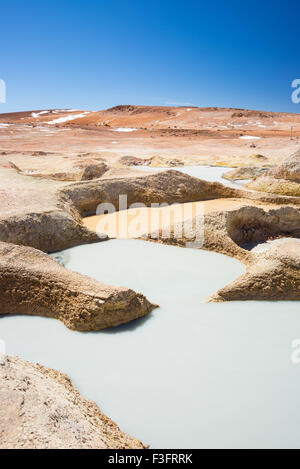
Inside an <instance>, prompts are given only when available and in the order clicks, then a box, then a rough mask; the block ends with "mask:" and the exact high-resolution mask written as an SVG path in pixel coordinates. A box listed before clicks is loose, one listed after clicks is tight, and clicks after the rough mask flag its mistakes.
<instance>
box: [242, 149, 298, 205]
mask: <svg viewBox="0 0 300 469" xmlns="http://www.w3.org/2000/svg"><path fill="white" fill-rule="evenodd" d="M247 187H248V188H249V189H252V190H256V191H263V192H270V193H273V194H281V195H287V196H292V197H300V150H298V151H297V152H296V153H294V154H293V155H291V156H289V157H288V158H286V159H285V160H284V161H283V163H282V164H280V165H279V166H276V167H275V168H273V169H271V170H270V171H268V173H267V174H266V175H265V176H262V177H258V178H256V179H255V180H254V181H252V182H250V183H249V184H248V185H247Z"/></svg>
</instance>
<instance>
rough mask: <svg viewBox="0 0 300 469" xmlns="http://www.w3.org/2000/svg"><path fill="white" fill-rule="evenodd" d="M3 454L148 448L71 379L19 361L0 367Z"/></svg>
mask: <svg viewBox="0 0 300 469" xmlns="http://www.w3.org/2000/svg"><path fill="white" fill-rule="evenodd" d="M0 448H1V449H71V448H74V449H80V448H82V449H143V448H145V446H144V445H143V443H141V442H140V441H139V440H137V439H135V438H133V437H131V436H129V435H127V434H126V433H124V432H123V431H122V430H120V428H119V427H118V426H117V425H116V424H115V423H114V422H113V421H112V420H110V419H109V418H108V417H106V415H104V414H103V413H102V412H101V410H100V409H99V407H97V405H96V404H95V403H93V402H91V401H89V400H87V399H85V398H84V397H82V396H81V395H80V393H79V392H78V390H77V389H76V388H75V387H74V386H73V384H72V383H71V381H70V379H69V378H68V376H66V375H64V374H62V373H60V372H58V371H55V370H52V369H49V368H45V367H43V366H41V365H34V364H32V363H29V362H27V361H25V360H22V359H20V358H17V357H11V356H2V357H1V362H0Z"/></svg>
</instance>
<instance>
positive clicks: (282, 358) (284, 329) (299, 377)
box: [0, 240, 300, 448]
mask: <svg viewBox="0 0 300 469" xmlns="http://www.w3.org/2000/svg"><path fill="white" fill-rule="evenodd" d="M64 254H66V255H65V256H64ZM62 256H63V257H65V262H66V263H67V267H69V268H71V269H73V270H77V271H79V272H82V273H84V274H89V275H90V276H93V277H95V278H97V279H99V280H101V281H104V282H106V283H111V284H115V285H123V286H128V287H131V288H134V289H135V290H137V291H141V292H142V293H144V294H145V295H146V296H147V297H148V298H149V299H150V300H152V301H153V302H157V303H159V304H160V306H161V308H159V309H156V310H154V311H153V312H152V313H151V314H150V315H149V316H148V317H146V318H143V319H140V320H137V321H134V322H132V323H131V324H129V325H126V326H122V327H119V328H115V329H111V330H106V331H101V332H98V333H79V332H73V331H70V330H68V329H66V327H65V326H63V325H62V324H61V323H59V322H58V321H56V320H54V319H46V318H38V317H3V318H1V319H0V331H1V333H0V338H1V339H4V340H5V342H6V347H7V353H10V354H16V355H19V356H21V357H23V358H25V359H27V360H30V361H34V362H36V361H38V362H39V363H41V364H43V365H45V366H50V367H53V368H56V369H59V370H61V371H63V372H65V373H67V374H69V376H70V377H71V379H72V380H73V382H74V383H75V385H76V386H77V387H78V388H79V390H80V392H81V393H82V394H83V395H84V396H85V397H87V398H90V399H93V400H94V401H96V402H97V403H98V404H99V406H100V407H101V409H102V410H103V412H105V413H106V414H107V415H108V416H110V417H111V418H112V419H113V420H115V421H116V422H117V423H118V425H119V426H120V427H121V428H122V429H123V430H125V431H127V432H128V433H130V434H132V435H134V436H136V437H138V438H140V439H141V440H142V441H144V442H145V443H148V444H151V446H152V447H154V448H163V447H167V448H196V447H199V448H202V447H204V448H213V447H226V448H230V447H237V448H238V447H299V446H300V444H299V432H300V404H299V395H300V365H294V364H292V362H291V353H292V349H291V342H292V340H293V339H295V338H298V337H300V315H299V303H298V302H277V303H272V302H233V303H219V304H214V303H208V304H207V303H205V302H204V300H205V298H206V297H207V296H208V295H210V294H212V293H213V292H215V291H216V290H217V289H219V288H220V287H222V286H224V285H225V284H227V283H229V282H230V281H232V280H233V279H234V278H236V277H237V276H239V275H240V274H241V273H242V272H243V271H244V267H243V266H242V264H240V263H239V262H238V261H236V260H234V259H231V258H229V257H226V256H222V255H220V254H216V253H211V252H206V251H201V250H192V249H183V248H179V247H175V246H164V245H159V244H154V243H150V242H145V241H138V240H112V241H107V242H102V243H98V244H92V245H85V246H79V247H75V248H73V249H69V250H67V251H65V252H63V253H62Z"/></svg>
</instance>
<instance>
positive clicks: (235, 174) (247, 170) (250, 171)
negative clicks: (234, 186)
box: [222, 166, 267, 181]
mask: <svg viewBox="0 0 300 469" xmlns="http://www.w3.org/2000/svg"><path fill="white" fill-rule="evenodd" d="M266 171H267V168H256V167H253V166H246V167H244V168H235V169H233V170H232V171H226V172H225V173H224V174H222V178H224V179H228V180H230V181H242V180H243V179H253V178H254V177H257V176H261V175H262V174H264V173H265V172H266Z"/></svg>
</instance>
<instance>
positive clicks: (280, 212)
mask: <svg viewBox="0 0 300 469" xmlns="http://www.w3.org/2000/svg"><path fill="white" fill-rule="evenodd" d="M179 225H180V226H178V224H175V225H174V226H173V227H172V229H171V231H170V237H168V238H166V237H162V236H161V233H160V232H154V233H152V234H151V236H150V237H149V236H148V234H147V235H146V236H144V237H143V238H144V239H150V240H152V241H158V242H161V243H165V244H175V245H178V246H186V245H188V244H187V243H191V242H194V243H195V242H197V239H198V240H199V239H200V240H201V238H200V237H199V233H201V230H203V227H204V236H203V245H202V244H199V245H198V246H197V244H195V245H194V247H199V248H203V249H207V250H209V251H214V252H219V253H221V254H226V255H229V256H232V257H235V258H236V259H239V260H240V261H242V262H243V263H244V264H246V266H247V269H248V270H247V273H246V274H245V275H243V276H242V277H240V278H239V279H237V280H236V281H235V282H233V283H232V284H230V285H228V286H227V287H225V288H223V289H222V290H220V292H221V293H220V292H218V293H217V294H216V295H213V296H212V298H211V300H212V301H225V300H226V301H229V300H234V299H243V300H247V299H260V300H272V299H276V300H287V299H300V262H299V259H300V247H299V243H295V242H293V241H287V242H283V243H282V244H280V245H279V246H277V247H272V248H270V250H269V251H268V252H266V253H262V254H256V253H253V252H251V251H249V250H247V249H246V246H247V245H251V244H253V243H258V242H263V241H266V240H268V239H273V238H280V237H293V238H300V210H299V209H296V208H293V207H281V208H276V209H271V210H268V211H266V210H264V209H263V208H259V207H253V206H242V207H240V208H238V209H232V210H227V211H224V212H214V213H211V214H208V215H206V216H205V217H204V221H203V219H201V217H195V218H194V219H191V220H188V221H185V222H184V225H183V224H179ZM177 233H180V235H179V236H178V234H177ZM285 251H286V254H285ZM264 266H265V270H264ZM227 292H230V293H228V294H227ZM232 292H235V293H232Z"/></svg>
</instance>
